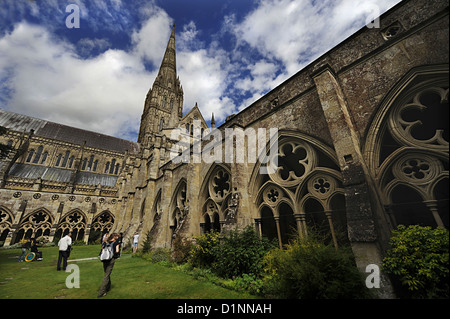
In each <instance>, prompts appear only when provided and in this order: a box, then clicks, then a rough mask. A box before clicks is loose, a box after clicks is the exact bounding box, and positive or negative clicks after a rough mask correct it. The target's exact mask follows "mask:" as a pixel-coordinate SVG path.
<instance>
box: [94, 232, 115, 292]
mask: <svg viewBox="0 0 450 319" xmlns="http://www.w3.org/2000/svg"><path fill="white" fill-rule="evenodd" d="M118 238H119V234H117V233H112V234H111V236H109V237H108V239H107V241H106V242H104V243H103V244H102V250H103V249H106V248H107V246H108V245H110V246H111V248H112V251H113V255H112V258H111V259H109V260H104V261H102V263H103V270H104V271H105V276H104V277H103V281H102V284H101V286H100V290H99V291H98V296H97V298H102V297H104V296H106V293H107V292H108V291H109V290H110V289H111V273H112V271H113V268H114V263H115V262H116V259H117V258H119V255H120V251H119V247H120V244H119V241H118V240H117V239H118Z"/></svg>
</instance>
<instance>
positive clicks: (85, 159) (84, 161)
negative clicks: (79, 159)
mask: <svg viewBox="0 0 450 319" xmlns="http://www.w3.org/2000/svg"><path fill="white" fill-rule="evenodd" d="M87 162H88V159H87V157H85V158H84V160H83V165H82V166H81V170H83V171H84V170H86V165H87Z"/></svg>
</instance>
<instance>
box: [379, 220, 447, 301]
mask: <svg viewBox="0 0 450 319" xmlns="http://www.w3.org/2000/svg"><path fill="white" fill-rule="evenodd" d="M390 245H391V247H392V248H391V249H390V250H389V251H388V252H387V257H386V258H384V260H383V266H382V269H383V270H384V271H385V272H386V273H388V274H390V275H391V276H392V279H393V282H394V285H397V288H398V289H399V291H397V293H398V294H399V295H400V296H401V297H407V298H448V297H449V286H448V280H449V269H448V267H449V232H448V230H446V229H442V228H436V229H432V228H431V227H422V226H419V225H412V226H409V227H405V226H403V225H400V226H398V228H397V230H396V231H394V232H393V235H392V237H391V239H390Z"/></svg>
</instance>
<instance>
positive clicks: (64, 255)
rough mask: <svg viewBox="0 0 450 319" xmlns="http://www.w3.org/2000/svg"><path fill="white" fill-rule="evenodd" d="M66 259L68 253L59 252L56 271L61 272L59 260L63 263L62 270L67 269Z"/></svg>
mask: <svg viewBox="0 0 450 319" xmlns="http://www.w3.org/2000/svg"><path fill="white" fill-rule="evenodd" d="M67 258H69V252H67V251H62V250H60V251H59V256H58V264H57V265H56V270H61V260H62V262H63V268H62V269H63V270H64V271H65V270H66V267H67Z"/></svg>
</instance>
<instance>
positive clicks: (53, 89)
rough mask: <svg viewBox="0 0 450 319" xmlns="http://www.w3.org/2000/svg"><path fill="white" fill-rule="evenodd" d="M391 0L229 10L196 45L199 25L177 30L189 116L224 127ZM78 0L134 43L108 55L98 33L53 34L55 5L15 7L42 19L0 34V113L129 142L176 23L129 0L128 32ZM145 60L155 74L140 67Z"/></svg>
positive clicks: (110, 12)
mask: <svg viewBox="0 0 450 319" xmlns="http://www.w3.org/2000/svg"><path fill="white" fill-rule="evenodd" d="M393 1H394V2H395V0H377V1H375V0H336V1H326V2H324V1H313V0H260V1H259V2H257V6H256V7H255V9H254V10H253V11H251V12H250V13H249V14H248V15H247V16H245V17H244V18H243V19H242V20H241V21H236V16H235V15H234V14H233V13H229V15H227V16H225V17H224V18H223V24H222V29H221V30H220V31H219V32H218V33H216V34H212V35H210V38H211V39H212V42H209V43H207V42H206V40H204V37H203V38H202V39H203V41H202V40H200V36H202V35H204V34H203V33H202V32H204V31H203V30H201V29H199V28H198V27H197V25H196V23H195V21H189V22H188V23H186V24H185V25H182V26H177V40H176V41H177V67H178V74H179V76H180V81H181V84H182V86H183V90H184V110H185V112H187V111H188V110H190V109H191V108H192V107H193V106H194V105H195V103H196V102H198V106H199V108H200V110H201V111H202V113H203V116H204V117H205V119H206V120H209V119H210V116H211V113H212V112H214V115H215V118H216V120H217V122H219V123H220V122H221V121H223V120H224V119H225V118H226V116H228V115H230V114H231V113H235V112H237V111H240V110H242V109H244V108H245V107H247V106H248V105H250V104H251V103H252V102H254V101H255V100H256V99H258V98H260V97H261V96H263V95H264V94H265V93H267V92H268V91H269V90H271V89H273V88H274V87H276V86H277V85H279V84H280V83H281V82H282V81H284V80H286V79H287V78H288V77H290V76H292V75H293V74H295V73H296V72H297V71H299V70H300V69H301V68H302V67H304V66H305V65H306V64H308V63H309V62H311V61H312V60H313V59H314V58H316V57H318V56H319V55H320V54H323V53H324V52H326V51H327V50H329V49H330V48H331V47H333V46H334V45H336V44H338V43H339V42H341V41H342V40H343V39H345V38H346V37H348V36H349V35H350V34H351V33H353V32H354V31H356V30H357V29H358V28H360V27H361V26H362V25H364V23H365V18H366V16H367V14H368V13H371V12H368V11H370V9H371V8H372V7H373V6H372V7H371V6H370V4H374V3H376V5H378V7H379V8H380V13H382V12H384V11H385V10H386V9H387V8H388V7H389V6H391V5H392V4H393ZM76 2H77V3H79V4H80V6H81V14H82V21H81V23H82V25H83V23H86V24H88V25H89V26H93V27H94V29H101V30H104V31H108V32H109V31H111V32H113V33H114V32H117V30H125V31H126V32H127V33H128V34H130V35H131V46H130V47H129V48H128V49H126V51H125V50H113V49H108V48H110V47H111V39H108V38H102V37H101V36H100V37H98V38H83V39H81V40H79V42H78V43H77V46H74V45H72V44H70V43H68V42H64V41H62V40H60V39H56V38H55V37H54V36H53V33H52V32H53V26H52V24H51V23H52V19H54V16H52V14H51V13H46V11H45V10H44V9H46V8H53V10H56V11H58V12H59V11H61V12H60V13H61V14H62V15H64V6H62V7H61V6H60V5H59V2H57V1H56V0H45V1H43V2H42V3H43V4H44V7H41V6H36V5H35V4H34V2H29V4H27V5H25V4H24V5H23V7H20V6H18V9H15V10H16V12H18V15H19V16H22V17H23V16H24V12H25V10H27V9H26V8H29V9H28V10H29V12H31V13H30V14H34V15H39V16H41V15H43V14H44V15H45V19H44V21H45V23H44V24H43V25H41V26H36V25H31V24H27V23H24V22H22V23H18V24H16V25H15V28H14V30H13V31H11V32H10V33H6V34H5V35H4V36H3V37H2V38H0V102H2V101H5V102H7V104H6V105H0V107H2V108H7V109H9V110H12V111H15V112H18V113H23V114H29V115H31V116H36V117H39V118H44V119H48V120H51V121H55V122H59V123H63V124H67V125H72V126H76V127H80V128H84V129H89V130H93V131H97V132H102V133H105V134H111V135H115V136H119V137H122V138H128V139H133V140H135V139H136V135H137V131H138V128H139V120H140V115H141V112H142V108H143V103H144V99H145V96H146V93H147V91H148V89H149V88H150V87H151V85H152V83H153V81H154V78H155V76H156V72H157V69H158V68H159V66H160V63H161V60H162V57H163V54H164V50H165V48H166V45H167V41H168V39H169V35H170V31H171V26H172V24H173V19H172V18H171V17H170V16H169V15H168V13H167V12H166V11H164V10H163V9H161V8H159V7H157V6H156V5H155V1H145V2H144V1H139V2H138V3H137V4H135V3H134V2H133V4H129V5H130V6H134V7H135V8H139V11H137V12H136V13H135V14H137V15H138V17H139V26H138V27H137V28H136V27H135V29H132V28H133V27H134V26H135V24H134V23H135V22H136V21H132V19H131V16H132V15H131V14H130V13H129V12H127V11H126V10H123V9H124V6H125V5H124V3H122V1H120V0H109V1H108V3H109V4H110V5H109V6H105V5H104V3H103V2H102V1H92V2H85V4H83V3H84V2H83V1H81V0H78V1H76ZM27 3H28V2H27ZM10 6H12V5H11V4H10V2H9V1H7V2H6V9H0V18H3V17H5V18H7V12H8V10H10V9H9V8H10ZM83 19H84V20H83ZM61 21H63V20H61ZM105 28H106V29H105ZM112 28H116V29H117V30H111V29H112ZM230 34H232V35H233V36H234V38H233V39H232V41H235V43H236V45H235V47H234V49H232V50H229V51H225V50H224V49H223V48H222V47H221V44H220V41H221V40H222V39H223V37H225V36H226V37H229V36H230ZM98 52H101V54H99V55H97V56H94V55H95V54H96V53H98ZM79 54H80V55H81V56H80V55H79ZM91 55H92V56H91ZM86 56H89V57H90V58H87V59H86V58H83V57H86ZM149 63H150V64H151V65H153V71H151V72H149V71H148V70H146V69H145V65H147V66H148V65H149ZM1 95H3V97H1ZM5 96H6V97H7V98H5ZM8 98H9V99H8Z"/></svg>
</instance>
